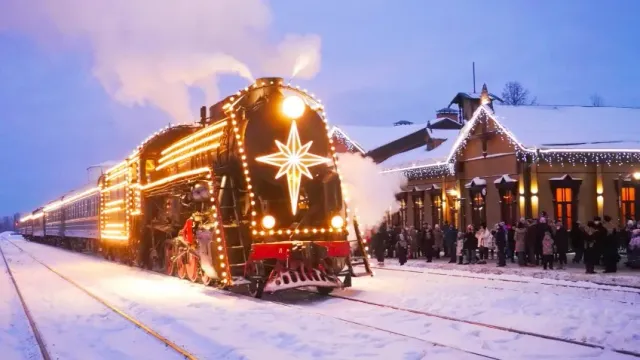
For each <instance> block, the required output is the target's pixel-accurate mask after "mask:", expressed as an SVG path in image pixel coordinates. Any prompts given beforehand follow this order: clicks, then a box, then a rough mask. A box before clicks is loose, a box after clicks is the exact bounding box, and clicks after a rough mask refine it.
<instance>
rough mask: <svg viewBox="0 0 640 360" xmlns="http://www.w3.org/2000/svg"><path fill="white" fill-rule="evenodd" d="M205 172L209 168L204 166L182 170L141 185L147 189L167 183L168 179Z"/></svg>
mask: <svg viewBox="0 0 640 360" xmlns="http://www.w3.org/2000/svg"><path fill="white" fill-rule="evenodd" d="M206 172H209V168H206V167H204V168H198V169H194V170H189V171H184V172H181V173H178V174H174V175H171V176H167V177H166V178H163V179H160V180H158V181H154V182H152V183H149V184H146V185H144V186H142V189H144V190H147V189H150V188H153V187H156V186H159V185H163V184H166V183H168V182H170V181H173V180H176V179H179V178H182V177H187V176H191V175H198V174H202V173H206Z"/></svg>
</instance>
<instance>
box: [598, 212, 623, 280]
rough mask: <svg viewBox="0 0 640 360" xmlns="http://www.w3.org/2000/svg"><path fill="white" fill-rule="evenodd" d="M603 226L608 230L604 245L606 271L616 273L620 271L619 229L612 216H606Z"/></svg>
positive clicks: (603, 255)
mask: <svg viewBox="0 0 640 360" xmlns="http://www.w3.org/2000/svg"><path fill="white" fill-rule="evenodd" d="M602 226H603V227H604V229H605V230H606V236H605V239H604V242H603V245H602V257H603V262H604V272H605V273H614V272H616V271H618V261H619V260H620V258H619V255H618V230H617V228H616V225H615V224H613V222H612V221H611V217H610V216H608V215H605V216H604V222H603V223H602Z"/></svg>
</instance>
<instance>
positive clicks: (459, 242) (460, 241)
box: [454, 230, 640, 265]
mask: <svg viewBox="0 0 640 360" xmlns="http://www.w3.org/2000/svg"><path fill="white" fill-rule="evenodd" d="M638 232H639V233H640V230H638ZM464 239H465V233H463V232H459V233H458V235H457V239H456V247H455V252H454V254H455V255H456V257H457V258H458V265H462V260H463V259H464ZM454 262H455V261H454Z"/></svg>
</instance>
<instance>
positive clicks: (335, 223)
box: [331, 215, 344, 229]
mask: <svg viewBox="0 0 640 360" xmlns="http://www.w3.org/2000/svg"><path fill="white" fill-rule="evenodd" d="M331 226H332V227H333V228H334V229H341V228H342V226H344V219H343V218H342V216H340V215H336V216H334V217H332V218H331Z"/></svg>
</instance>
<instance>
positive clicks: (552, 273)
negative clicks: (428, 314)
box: [385, 254, 640, 290]
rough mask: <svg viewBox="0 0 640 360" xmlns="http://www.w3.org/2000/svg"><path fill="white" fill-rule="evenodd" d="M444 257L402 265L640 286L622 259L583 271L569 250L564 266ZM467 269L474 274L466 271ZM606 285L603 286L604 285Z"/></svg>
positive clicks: (481, 275) (584, 283) (513, 277)
mask: <svg viewBox="0 0 640 360" xmlns="http://www.w3.org/2000/svg"><path fill="white" fill-rule="evenodd" d="M448 260H449V259H448V258H447V259H441V260H434V262H431V263H427V262H426V261H425V260H423V259H419V260H409V261H408V262H407V263H406V264H405V265H404V267H412V268H420V269H423V271H429V272H432V273H441V274H456V275H465V276H477V277H479V278H495V277H496V276H497V277H498V278H503V279H511V280H522V277H532V278H535V279H538V280H532V279H527V281H537V282H540V283H545V282H548V280H561V281H563V283H564V284H570V285H580V286H591V287H601V286H599V285H613V286H615V285H622V286H631V287H637V288H638V289H639V290H640V271H637V270H631V269H628V268H626V267H625V266H624V265H623V263H624V261H626V260H625V259H624V257H623V260H621V261H620V263H619V264H618V272H617V273H615V274H604V273H602V271H601V269H596V271H600V273H598V274H585V268H584V265H581V264H572V263H571V261H572V260H573V255H572V254H569V264H568V267H567V269H565V270H557V269H556V270H543V269H542V267H540V266H539V267H520V266H518V264H514V263H511V262H508V263H507V266H506V267H502V268H498V267H496V261H495V260H489V261H488V263H487V264H485V265H478V264H476V265H458V264H449V263H448ZM389 265H392V266H399V265H400V264H399V263H398V261H397V260H396V259H385V266H389ZM469 272H471V273H473V274H469ZM604 287H605V288H606V286H604Z"/></svg>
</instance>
